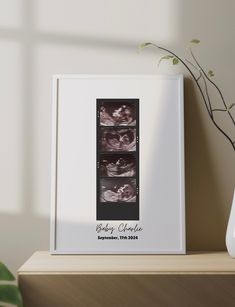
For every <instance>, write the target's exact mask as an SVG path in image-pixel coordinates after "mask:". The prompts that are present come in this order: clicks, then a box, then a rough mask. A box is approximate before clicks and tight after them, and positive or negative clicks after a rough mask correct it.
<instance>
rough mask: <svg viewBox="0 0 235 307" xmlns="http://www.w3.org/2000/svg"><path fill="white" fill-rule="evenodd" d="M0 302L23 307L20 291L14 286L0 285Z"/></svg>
mask: <svg viewBox="0 0 235 307" xmlns="http://www.w3.org/2000/svg"><path fill="white" fill-rule="evenodd" d="M0 302H4V303H8V304H13V305H16V306H19V307H22V306H23V301H22V296H21V294H20V290H19V289H18V288H17V287H16V286H15V285H0Z"/></svg>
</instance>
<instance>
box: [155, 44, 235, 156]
mask: <svg viewBox="0 0 235 307" xmlns="http://www.w3.org/2000/svg"><path fill="white" fill-rule="evenodd" d="M151 45H152V46H154V47H155V48H158V49H160V50H163V51H165V52H168V53H170V54H171V55H173V56H174V57H176V58H177V59H178V60H179V61H180V62H181V63H182V64H183V65H184V67H185V68H186V69H187V70H188V72H189V73H190V75H191V76H192V78H193V80H194V81H195V83H196V84H197V87H198V89H199V91H200V93H201V96H202V98H203V101H204V103H205V106H206V109H207V112H208V115H209V117H210V118H211V120H212V122H213V124H214V125H215V127H216V128H217V129H218V130H219V131H220V132H221V133H222V134H223V135H224V136H225V137H226V138H227V140H228V141H229V142H230V144H231V145H232V147H233V150H234V151H235V142H233V141H232V139H231V138H230V137H229V135H227V134H226V133H225V132H224V131H223V130H222V129H221V128H220V127H219V126H218V124H217V123H216V122H215V120H214V118H213V116H212V115H211V114H210V110H209V108H208V105H207V102H206V99H205V95H204V93H203V90H202V88H201V86H200V84H199V83H198V81H197V78H196V77H195V75H194V73H193V72H192V70H191V69H190V67H189V66H188V65H187V64H186V62H185V61H184V60H182V59H181V58H180V57H179V56H178V55H176V54H175V53H174V52H172V51H170V50H168V49H167V48H164V47H161V46H158V45H156V44H153V43H151ZM198 66H199V65H198ZM201 70H202V69H201ZM202 72H204V71H203V70H202ZM204 73H205V72H204ZM205 75H206V74H205ZM206 78H207V79H208V80H209V81H210V82H212V81H211V80H210V79H209V78H208V77H207V76H206ZM212 83H213V82H212ZM214 86H215V87H216V88H217V90H218V91H219V93H221V91H220V90H219V88H218V87H217V85H216V84H214ZM220 95H221V97H223V95H222V93H221V94H220ZM222 100H223V101H224V99H223V98H222ZM224 103H225V101H224ZM225 106H226V104H225ZM226 109H227V107H226Z"/></svg>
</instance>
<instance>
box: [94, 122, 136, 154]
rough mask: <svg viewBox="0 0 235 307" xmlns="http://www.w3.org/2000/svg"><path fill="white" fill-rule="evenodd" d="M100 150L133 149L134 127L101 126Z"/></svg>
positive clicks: (134, 140)
mask: <svg viewBox="0 0 235 307" xmlns="http://www.w3.org/2000/svg"><path fill="white" fill-rule="evenodd" d="M100 133H101V151H103V152H104V151H113V152H115V151H116V152H117V151H135V150H136V128H103V127H102V128H101V129H100Z"/></svg>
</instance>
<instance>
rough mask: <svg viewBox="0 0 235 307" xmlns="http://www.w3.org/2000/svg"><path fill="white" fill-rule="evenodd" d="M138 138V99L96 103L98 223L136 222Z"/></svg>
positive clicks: (108, 100)
mask: <svg viewBox="0 0 235 307" xmlns="http://www.w3.org/2000/svg"><path fill="white" fill-rule="evenodd" d="M138 136H139V100H138V99H97V220H139V186H138V185H139V139H138Z"/></svg>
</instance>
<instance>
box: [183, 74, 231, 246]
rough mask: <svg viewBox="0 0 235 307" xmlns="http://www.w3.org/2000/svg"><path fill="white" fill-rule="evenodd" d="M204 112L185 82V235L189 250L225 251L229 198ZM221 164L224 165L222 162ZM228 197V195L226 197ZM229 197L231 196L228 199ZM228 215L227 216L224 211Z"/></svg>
mask: <svg viewBox="0 0 235 307" xmlns="http://www.w3.org/2000/svg"><path fill="white" fill-rule="evenodd" d="M202 112H206V109H205V108H204V105H203V101H202V99H201V98H200V96H199V97H198V96H197V92H196V90H195V84H194V82H193V81H192V79H189V78H186V79H185V182H186V234H187V249H188V250H223V249H225V232H226V226H227V221H228V214H229V205H230V203H229V198H228V199H227V200H226V197H225V195H226V193H227V192H226V191H225V190H224V189H223V187H222V186H221V185H220V180H219V178H218V176H217V177H216V174H215V170H214V165H213V164H212V161H211V160H212V154H213V153H211V151H210V150H209V145H208V140H207V136H206V127H205V125H206V126H207V125H209V126H212V130H213V129H215V131H214V132H215V133H218V138H219V132H218V131H217V130H216V128H215V127H214V126H213V124H212V123H211V122H210V119H209V117H208V123H205V122H203V119H202ZM221 163H222V162H221ZM227 194H228V193H227ZM228 197H229V195H228ZM225 209H226V211H227V214H224V211H225Z"/></svg>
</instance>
